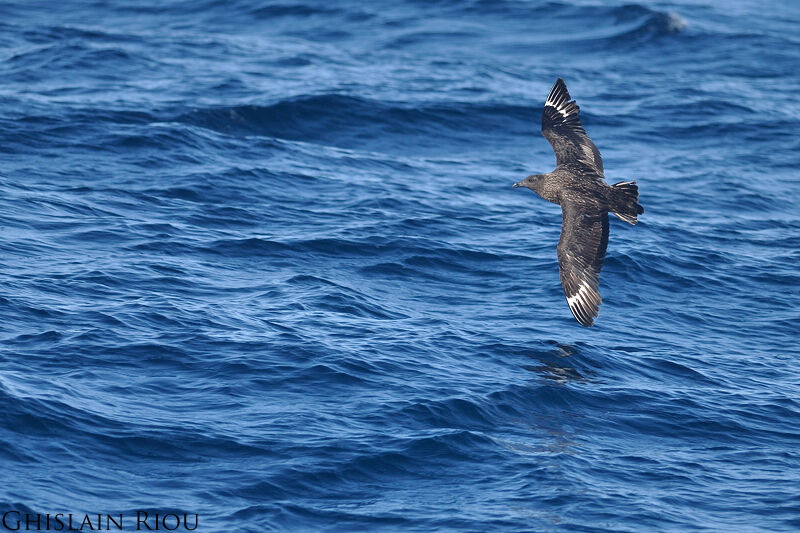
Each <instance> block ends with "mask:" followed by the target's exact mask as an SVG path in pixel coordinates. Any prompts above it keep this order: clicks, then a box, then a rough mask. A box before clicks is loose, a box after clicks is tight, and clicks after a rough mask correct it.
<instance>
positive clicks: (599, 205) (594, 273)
mask: <svg viewBox="0 0 800 533" xmlns="http://www.w3.org/2000/svg"><path fill="white" fill-rule="evenodd" d="M579 111H580V108H579V107H578V104H577V103H576V102H575V101H574V100H572V98H571V97H570V95H569V92H568V91H567V86H566V84H565V83H564V80H562V79H561V78H558V80H557V81H556V83H555V85H553V88H552V89H551V90H550V94H549V95H548V96H547V100H546V101H545V104H544V110H543V111H542V135H544V137H545V138H546V139H547V140H548V141H549V142H550V145H551V146H552V147H553V151H554V152H555V154H556V168H555V170H553V171H552V172H549V173H547V174H533V175H531V176H528V177H527V178H525V179H524V180H522V181H520V182H518V183H515V184H514V187H527V188H528V189H531V190H533V191H534V192H536V193H537V194H538V195H539V196H541V197H542V198H544V199H545V200H547V201H549V202H553V203H556V204H559V205H560V206H561V215H562V218H561V238H560V239H559V241H558V247H557V253H558V267H559V274H560V277H561V286H562V287H563V289H564V295H565V296H566V298H567V304H568V305H569V309H570V311H572V314H573V316H574V317H575V319H576V320H577V321H578V322H580V323H581V324H582V325H584V326H591V325H592V324H593V323H594V319H595V318H596V317H597V313H598V310H599V306H600V304H601V303H602V298H600V291H599V287H598V276H599V274H600V269H601V268H602V266H603V258H604V257H605V255H606V247H607V245H608V213H609V211H610V212H612V213H614V214H615V215H616V216H617V217H619V218H620V219H622V220H624V221H625V222H628V223H629V224H636V222H637V217H638V215H640V214H642V213H644V208H643V207H642V206H641V205H639V203H638V200H639V189H638V188H637V186H636V182H635V181H623V182H619V183H616V184H614V185H611V186H609V185H608V184H607V183H606V182H605V181H604V175H603V160H602V158H601V157H600V152H599V151H598V150H597V147H596V146H595V145H594V143H593V142H592V140H591V139H590V138H589V136H588V135H587V134H586V130H584V129H583V125H582V124H581V121H580V118H579V116H578V113H579Z"/></svg>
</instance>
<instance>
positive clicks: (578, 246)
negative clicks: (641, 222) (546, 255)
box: [558, 202, 608, 326]
mask: <svg viewBox="0 0 800 533" xmlns="http://www.w3.org/2000/svg"><path fill="white" fill-rule="evenodd" d="M561 215H562V218H561V239H560V240H559V241H558V271H559V274H560V277H561V286H562V287H563V288H564V295H565V296H566V297H567V304H568V305H569V310H570V311H572V314H573V316H574V317H575V319H576V320H577V321H578V322H580V323H581V325H583V326H591V325H592V323H593V322H594V319H595V318H596V317H597V312H598V308H599V306H600V304H601V303H602V302H603V300H602V299H601V298H600V292H599V290H598V275H599V274H600V268H601V267H602V266H603V258H604V257H605V255H606V246H607V245H608V212H607V211H604V210H602V209H601V208H599V207H596V206H593V205H589V206H587V205H584V204H577V203H574V202H564V203H562V204H561Z"/></svg>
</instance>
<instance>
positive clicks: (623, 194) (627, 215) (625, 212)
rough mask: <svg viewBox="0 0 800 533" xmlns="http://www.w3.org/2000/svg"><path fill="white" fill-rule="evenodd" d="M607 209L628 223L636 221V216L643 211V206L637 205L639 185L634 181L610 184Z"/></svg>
mask: <svg viewBox="0 0 800 533" xmlns="http://www.w3.org/2000/svg"><path fill="white" fill-rule="evenodd" d="M609 211H611V212H612V213H614V214H615V215H617V216H618V217H619V218H621V219H622V220H624V221H625V222H627V223H628V224H636V222H638V220H637V219H636V217H637V216H639V215H641V214H642V213H644V207H642V206H640V205H639V187H637V186H636V182H635V181H621V182H619V183H615V184H614V185H612V186H611V209H609Z"/></svg>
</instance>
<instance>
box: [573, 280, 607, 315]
mask: <svg viewBox="0 0 800 533" xmlns="http://www.w3.org/2000/svg"><path fill="white" fill-rule="evenodd" d="M601 303H603V300H602V298H600V293H598V292H597V290H596V289H594V288H592V286H591V285H589V284H588V283H586V282H583V283H581V285H580V287H579V288H578V292H576V293H575V294H573V295H572V296H570V297H568V298H567V305H569V309H570V311H572V314H573V315H575V318H577V319H578V322H580V323H581V324H583V325H585V326H586V325H591V324H592V322H593V321H594V317H596V316H597V308H598V307H599V306H600V304H601Z"/></svg>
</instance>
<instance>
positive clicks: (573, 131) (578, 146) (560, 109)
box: [542, 78, 603, 176]
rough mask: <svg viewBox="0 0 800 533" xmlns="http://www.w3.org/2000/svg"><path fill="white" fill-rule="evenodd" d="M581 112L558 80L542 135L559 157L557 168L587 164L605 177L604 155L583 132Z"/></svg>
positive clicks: (547, 105) (544, 116)
mask: <svg viewBox="0 0 800 533" xmlns="http://www.w3.org/2000/svg"><path fill="white" fill-rule="evenodd" d="M579 110H580V108H579V107H578V104H577V103H575V100H572V98H571V97H570V95H569V92H568V91H567V84H566V83H564V80H562V79H561V78H558V80H556V83H555V85H553V88H552V89H550V94H549V95H548V96H547V101H545V103H544V110H543V111H542V135H544V137H545V139H547V141H548V142H549V143H550V146H552V147H553V151H554V152H555V153H556V165H565V164H570V163H571V164H583V165H586V166H588V167H589V168H591V169H592V170H594V171H595V172H596V173H597V174H599V175H600V176H602V175H603V160H602V158H601V157H600V152H599V151H598V150H597V147H596V146H595V145H594V143H593V142H592V140H591V139H590V138H589V136H588V135H587V134H586V130H584V129H583V125H582V124H581V119H580V118H579V117H578V112H579Z"/></svg>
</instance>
